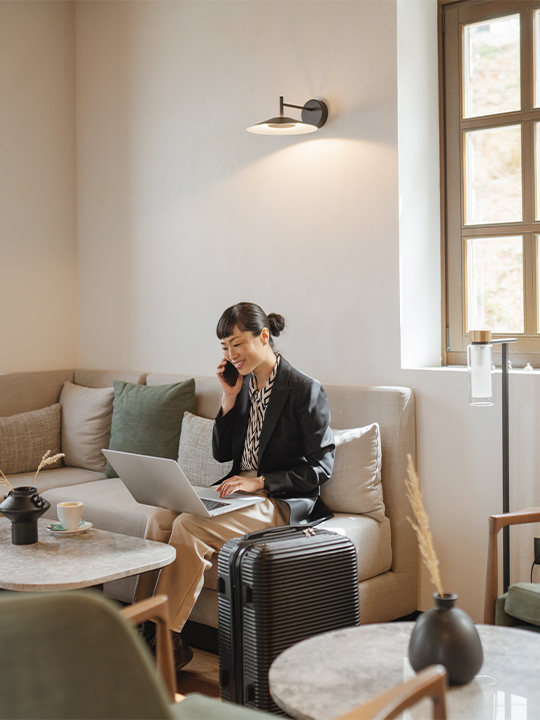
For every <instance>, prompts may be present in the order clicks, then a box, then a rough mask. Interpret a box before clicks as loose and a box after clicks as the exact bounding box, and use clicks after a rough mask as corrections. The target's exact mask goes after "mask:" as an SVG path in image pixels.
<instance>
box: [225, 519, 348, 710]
mask: <svg viewBox="0 0 540 720" xmlns="http://www.w3.org/2000/svg"><path fill="white" fill-rule="evenodd" d="M218 602H219V666H220V686H221V697H222V699H224V700H229V701H231V702H236V703H239V704H240V705H248V706H250V707H255V708H259V709H261V710H268V711H271V712H277V713H280V714H284V713H281V711H280V710H279V708H278V707H277V705H276V704H275V703H274V701H273V700H272V698H271V696H270V693H269V689H268V671H269V669H270V665H271V663H272V661H273V660H274V659H275V658H276V657H277V656H278V655H279V653H281V652H283V650H286V649H287V648H288V647H290V646H291V645H294V643H297V642H299V641H300V640H304V639H305V638H308V637H312V636H313V635H316V634H318V633H322V632H326V631H329V630H337V629H339V628H343V627H348V626H350V625H359V624H360V609H359V601H358V565H357V557H356V548H355V547H354V545H353V543H352V542H351V541H350V540H349V539H348V538H347V537H344V536H342V535H339V534H338V533H334V532H331V531H329V530H323V529H318V528H313V527H305V526H304V527H301V526H294V527H293V526H285V527H279V528H272V529H269V530H262V531H259V532H254V533H249V534H247V535H244V536H242V537H239V538H234V539H232V540H229V541H228V542H226V543H225V545H224V546H223V548H222V549H221V550H220V553H219V556H218Z"/></svg>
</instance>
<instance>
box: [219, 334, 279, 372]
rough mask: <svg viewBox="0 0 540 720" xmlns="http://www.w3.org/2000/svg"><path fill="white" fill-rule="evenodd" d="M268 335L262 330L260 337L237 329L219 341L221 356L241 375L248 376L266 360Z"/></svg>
mask: <svg viewBox="0 0 540 720" xmlns="http://www.w3.org/2000/svg"><path fill="white" fill-rule="evenodd" d="M269 337H270V333H269V332H268V329H267V328H263V330H262V332H261V334H260V335H253V333H251V332H249V331H248V332H242V331H241V330H239V329H238V328H237V327H236V328H235V329H234V330H233V333H232V335H230V336H229V337H227V338H224V339H223V340H222V341H221V347H222V348H223V355H224V357H225V359H226V360H229V361H230V362H232V364H233V365H234V366H235V368H236V369H237V370H238V372H239V373H240V374H241V375H249V373H250V372H253V371H254V370H256V368H257V367H258V366H259V365H260V364H261V363H262V362H263V361H264V360H266V358H267V353H268V340H269Z"/></svg>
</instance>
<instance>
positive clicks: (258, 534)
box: [244, 525, 315, 540]
mask: <svg viewBox="0 0 540 720" xmlns="http://www.w3.org/2000/svg"><path fill="white" fill-rule="evenodd" d="M298 533H304V535H305V536H306V537H309V536H310V535H315V530H314V528H313V527H312V526H311V525H280V526H279V527H274V528H267V529H266V530H256V531H255V532H252V533H247V534H246V535H244V538H245V539H246V540H248V539H249V540H258V539H260V538H268V537H273V536H274V535H290V534H293V535H297V534H298Z"/></svg>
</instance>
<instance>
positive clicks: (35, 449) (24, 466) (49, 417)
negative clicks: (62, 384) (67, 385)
mask: <svg viewBox="0 0 540 720" xmlns="http://www.w3.org/2000/svg"><path fill="white" fill-rule="evenodd" d="M47 450H50V451H51V455H56V454H57V453H59V452H60V405H59V404H58V403H57V404H56V405H51V406H50V407H46V408H42V409H41V410H32V411H31V412H25V413H18V414H17V415H10V416H9V417H0V470H2V472H3V473H4V474H5V475H15V474H17V473H25V472H32V471H34V470H37V469H38V465H39V463H40V462H41V458H42V457H43V455H44V454H45V453H46V452H47ZM55 467H62V459H60V460H58V461H57V462H56V463H54V464H53V465H49V466H48V468H47V469H51V468H55Z"/></svg>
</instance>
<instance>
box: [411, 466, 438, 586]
mask: <svg viewBox="0 0 540 720" xmlns="http://www.w3.org/2000/svg"><path fill="white" fill-rule="evenodd" d="M407 458H408V461H409V464H408V467H407V472H408V475H409V479H408V480H407V479H405V485H406V486H407V495H408V497H409V502H410V503H411V507H412V510H413V513H414V517H415V518H416V522H414V521H413V520H411V518H409V517H408V518H407V520H408V521H409V522H410V523H411V525H412V526H413V529H414V531H415V533H416V537H417V538H418V545H419V547H420V553H421V555H422V559H423V561H424V565H425V566H426V567H427V569H428V571H429V575H430V577H431V582H432V583H433V584H434V585H435V587H436V589H437V592H438V593H439V595H440V596H441V597H444V593H443V588H442V583H441V576H440V574H439V561H438V559H437V555H436V553H435V548H434V547H433V537H432V535H431V530H430V529H429V518H428V515H427V513H426V511H425V508H424V501H423V499H422V492H421V490H420V481H419V480H418V475H417V474H416V471H415V469H414V465H413V461H412V457H411V456H410V455H407Z"/></svg>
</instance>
